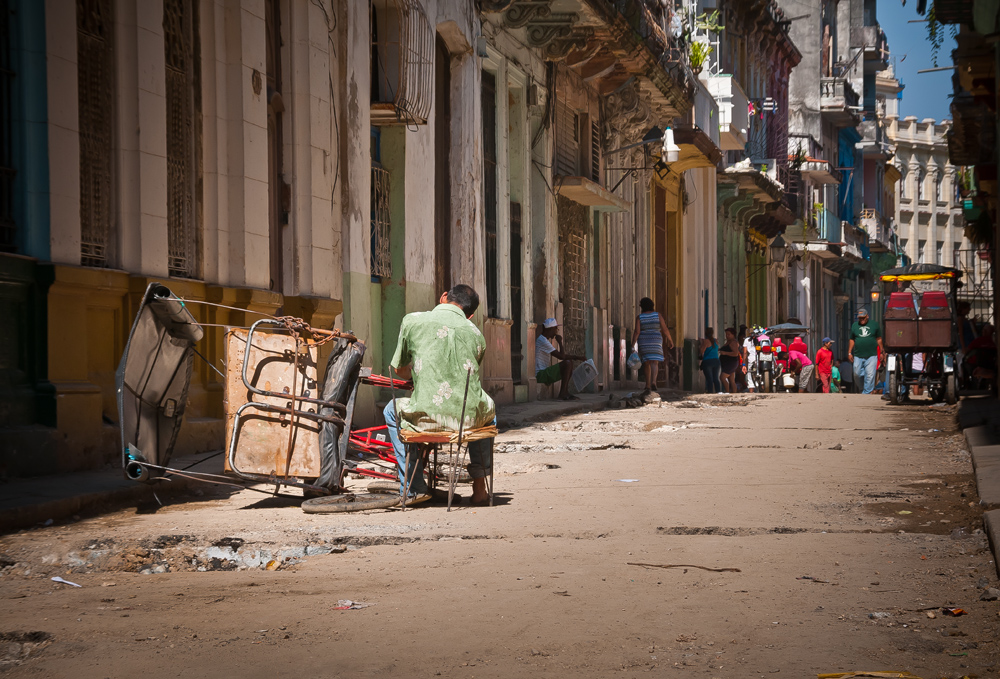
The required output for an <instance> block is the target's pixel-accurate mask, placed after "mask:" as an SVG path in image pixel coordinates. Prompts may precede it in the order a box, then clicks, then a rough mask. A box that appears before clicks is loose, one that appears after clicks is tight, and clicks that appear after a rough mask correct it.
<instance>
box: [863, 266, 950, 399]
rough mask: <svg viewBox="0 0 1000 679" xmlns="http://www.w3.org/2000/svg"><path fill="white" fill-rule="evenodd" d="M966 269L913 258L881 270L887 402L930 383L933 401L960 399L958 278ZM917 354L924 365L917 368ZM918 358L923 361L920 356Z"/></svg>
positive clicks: (902, 397)
mask: <svg viewBox="0 0 1000 679" xmlns="http://www.w3.org/2000/svg"><path fill="white" fill-rule="evenodd" d="M961 277H962V272H961V271H959V270H958V269H952V268H949V267H946V266H939V265H937V264H913V265H910V266H903V267H898V268H895V269H889V270H888V271H884V272H882V274H881V275H879V284H880V286H881V288H882V295H881V296H882V299H883V300H884V315H883V316H882V319H883V325H884V326H885V330H884V343H885V350H886V358H885V361H886V364H885V365H886V392H887V393H888V397H889V402H890V403H892V404H893V405H896V404H899V403H901V402H903V401H904V400H905V399H906V396H907V391H908V388H909V387H910V386H918V385H919V386H923V387H926V388H927V390H928V392H929V394H930V396H931V399H932V400H934V401H935V402H940V401H945V402H947V403H949V404H954V403H956V402H957V401H958V395H959V394H958V378H957V375H956V370H957V366H958V348H959V346H958V332H959V328H958V313H957V307H958V301H957V292H958V283H959V279H960V278H961ZM915 354H922V355H923V359H924V360H923V367H922V368H921V369H918V370H915V369H914V368H913V357H914V355H915ZM918 364H919V362H918Z"/></svg>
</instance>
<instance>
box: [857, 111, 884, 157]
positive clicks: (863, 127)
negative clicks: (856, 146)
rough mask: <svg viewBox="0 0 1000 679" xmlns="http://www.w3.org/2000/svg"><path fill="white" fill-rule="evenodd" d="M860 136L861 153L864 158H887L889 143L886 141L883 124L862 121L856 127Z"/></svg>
mask: <svg viewBox="0 0 1000 679" xmlns="http://www.w3.org/2000/svg"><path fill="white" fill-rule="evenodd" d="M858 133H859V134H860V135H861V153H862V155H864V156H865V157H866V158H882V159H888V157H889V142H888V141H887V139H886V134H885V124H884V123H883V122H882V121H881V120H879V119H877V118H876V119H874V120H863V121H861V123H860V124H859V125H858Z"/></svg>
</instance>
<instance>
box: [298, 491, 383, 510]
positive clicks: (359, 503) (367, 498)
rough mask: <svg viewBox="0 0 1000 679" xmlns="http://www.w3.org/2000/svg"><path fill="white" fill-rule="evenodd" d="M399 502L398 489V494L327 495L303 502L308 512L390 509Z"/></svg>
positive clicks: (303, 506) (303, 507)
mask: <svg viewBox="0 0 1000 679" xmlns="http://www.w3.org/2000/svg"><path fill="white" fill-rule="evenodd" d="M398 503H399V495H398V491H397V495H382V494H378V495H375V494H361V495H353V494H347V495H327V496H325V497H315V498H312V499H310V500H306V501H305V502H303V503H302V511H304V512H305V513H306V514H338V513H340V512H362V511H365V510H366V509H388V508H389V507H392V506H394V505H396V504H398Z"/></svg>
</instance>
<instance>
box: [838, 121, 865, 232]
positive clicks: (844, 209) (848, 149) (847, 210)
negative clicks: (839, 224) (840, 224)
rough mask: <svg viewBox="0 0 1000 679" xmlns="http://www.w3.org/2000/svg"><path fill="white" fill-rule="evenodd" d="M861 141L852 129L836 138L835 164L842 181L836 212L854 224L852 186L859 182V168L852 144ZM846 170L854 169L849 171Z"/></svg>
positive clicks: (842, 132) (841, 132)
mask: <svg viewBox="0 0 1000 679" xmlns="http://www.w3.org/2000/svg"><path fill="white" fill-rule="evenodd" d="M859 141H861V137H860V136H859V135H858V132H857V130H856V129H854V128H853V127H847V128H844V129H842V130H841V131H840V135H839V136H838V138H837V162H838V163H839V167H840V168H841V170H840V172H841V174H842V175H843V181H841V183H840V194H839V195H838V200H837V203H838V205H837V211H838V213H839V215H840V218H841V219H842V220H844V221H845V222H851V223H852V224H854V223H856V217H857V215H855V214H854V185H855V184H856V183H858V182H860V181H861V176H860V175H859V173H860V172H861V168H859V167H857V163H856V158H855V155H854V154H855V149H854V144H856V143H857V142H859ZM846 168H854V169H853V170H849V169H846Z"/></svg>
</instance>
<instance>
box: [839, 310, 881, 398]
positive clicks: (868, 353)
mask: <svg viewBox="0 0 1000 679" xmlns="http://www.w3.org/2000/svg"><path fill="white" fill-rule="evenodd" d="M881 349H882V328H880V327H879V324H878V323H876V322H875V321H869V320H868V310H867V309H864V308H862V309H859V310H858V320H857V322H856V323H855V324H854V325H852V326H851V340H850V343H848V345H847V360H848V361H854V383H855V384H858V383H859V382H860V381H861V380H862V379H864V390H863V391H862V393H865V394H870V393H872V389H874V388H875V371H876V369H877V368H878V352H879V350H881ZM855 388H856V387H855Z"/></svg>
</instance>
